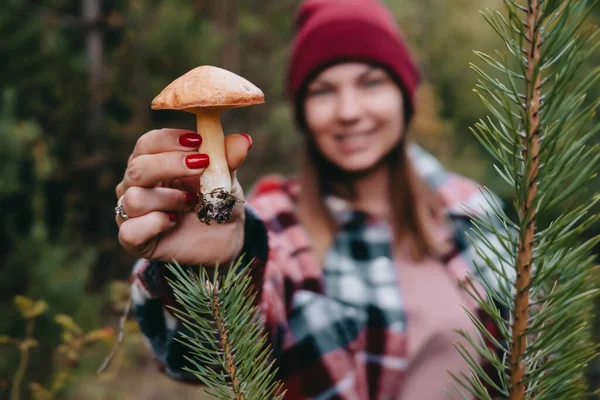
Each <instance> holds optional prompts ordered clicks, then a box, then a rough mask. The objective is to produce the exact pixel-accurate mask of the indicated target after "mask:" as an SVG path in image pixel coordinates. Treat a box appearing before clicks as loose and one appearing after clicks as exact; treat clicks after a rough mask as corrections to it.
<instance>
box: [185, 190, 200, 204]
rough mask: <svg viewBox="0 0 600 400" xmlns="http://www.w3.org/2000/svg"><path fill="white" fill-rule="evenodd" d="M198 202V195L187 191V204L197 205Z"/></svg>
mask: <svg viewBox="0 0 600 400" xmlns="http://www.w3.org/2000/svg"><path fill="white" fill-rule="evenodd" d="M197 202H198V196H196V195H193V194H191V193H189V192H185V204H187V205H188V206H193V205H196V203H197Z"/></svg>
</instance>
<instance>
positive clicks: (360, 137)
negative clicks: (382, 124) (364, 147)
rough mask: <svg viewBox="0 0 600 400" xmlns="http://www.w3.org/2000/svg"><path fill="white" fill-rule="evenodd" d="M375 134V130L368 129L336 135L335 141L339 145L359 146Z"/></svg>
mask: <svg viewBox="0 0 600 400" xmlns="http://www.w3.org/2000/svg"><path fill="white" fill-rule="evenodd" d="M375 132H376V129H369V130H367V131H363V132H353V133H338V134H336V135H335V140H336V141H338V142H339V143H341V144H360V143H362V142H363V141H364V140H365V139H367V138H369V137H370V136H372V135H373V134H374V133H375Z"/></svg>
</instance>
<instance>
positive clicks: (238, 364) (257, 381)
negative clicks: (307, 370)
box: [168, 260, 283, 400]
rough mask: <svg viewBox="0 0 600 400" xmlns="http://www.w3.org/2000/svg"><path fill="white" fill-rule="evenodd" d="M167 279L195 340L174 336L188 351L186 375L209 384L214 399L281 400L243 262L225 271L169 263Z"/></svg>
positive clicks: (239, 261) (208, 391)
mask: <svg viewBox="0 0 600 400" xmlns="http://www.w3.org/2000/svg"><path fill="white" fill-rule="evenodd" d="M168 268H169V270H170V271H171V272H172V273H173V275H174V279H172V280H170V281H169V284H170V285H171V287H172V288H173V292H174V294H175V297H176V299H177V301H178V303H179V304H180V305H181V306H182V307H181V308H174V311H175V313H176V315H177V316H178V318H180V319H181V320H182V321H183V324H184V325H185V326H186V327H187V328H189V330H190V331H191V332H192V335H193V336H187V335H186V336H183V337H182V338H178V340H180V341H181V342H182V343H184V344H185V345H186V346H188V347H189V349H190V351H189V356H188V357H186V358H187V359H188V360H189V361H190V363H191V364H192V365H193V368H189V369H188V371H189V372H192V373H193V374H194V375H195V376H197V377H198V378H199V379H200V380H201V381H202V382H203V383H204V384H206V385H207V386H208V390H207V393H208V394H209V395H211V396H212V397H213V398H217V399H222V400H229V399H231V398H232V397H233V398H235V399H238V400H243V399H257V400H258V399H265V400H272V399H281V398H282V397H283V393H282V386H281V384H280V383H279V382H275V378H274V377H275V373H276V370H275V368H274V366H273V361H272V356H271V349H270V346H269V345H268V344H267V340H266V337H265V333H264V330H263V327H262V324H261V323H260V322H259V321H258V318H259V317H258V315H257V311H256V307H255V306H254V297H255V295H254V288H253V287H252V284H251V282H250V277H249V276H248V271H249V266H242V265H241V260H238V262H237V263H234V264H233V265H232V266H231V268H229V270H228V271H227V272H226V273H223V274H220V273H219V268H218V267H215V268H213V269H212V271H211V272H209V271H207V270H206V269H204V268H202V267H201V268H200V271H199V273H198V274H195V273H186V271H184V270H183V269H182V268H181V267H180V266H179V265H178V264H175V266H172V265H168Z"/></svg>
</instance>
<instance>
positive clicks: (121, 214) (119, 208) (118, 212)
mask: <svg viewBox="0 0 600 400" xmlns="http://www.w3.org/2000/svg"><path fill="white" fill-rule="evenodd" d="M123 197H125V195H123V196H121V197H119V201H117V206H116V207H115V214H116V215H118V216H119V217H121V219H123V221H127V220H128V219H129V216H128V215H127V213H126V212H125V209H124V208H123V204H121V203H122V202H123Z"/></svg>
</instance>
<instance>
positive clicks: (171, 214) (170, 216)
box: [167, 213, 177, 222]
mask: <svg viewBox="0 0 600 400" xmlns="http://www.w3.org/2000/svg"><path fill="white" fill-rule="evenodd" d="M167 215H168V216H169V221H171V222H175V221H177V214H175V213H167Z"/></svg>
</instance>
